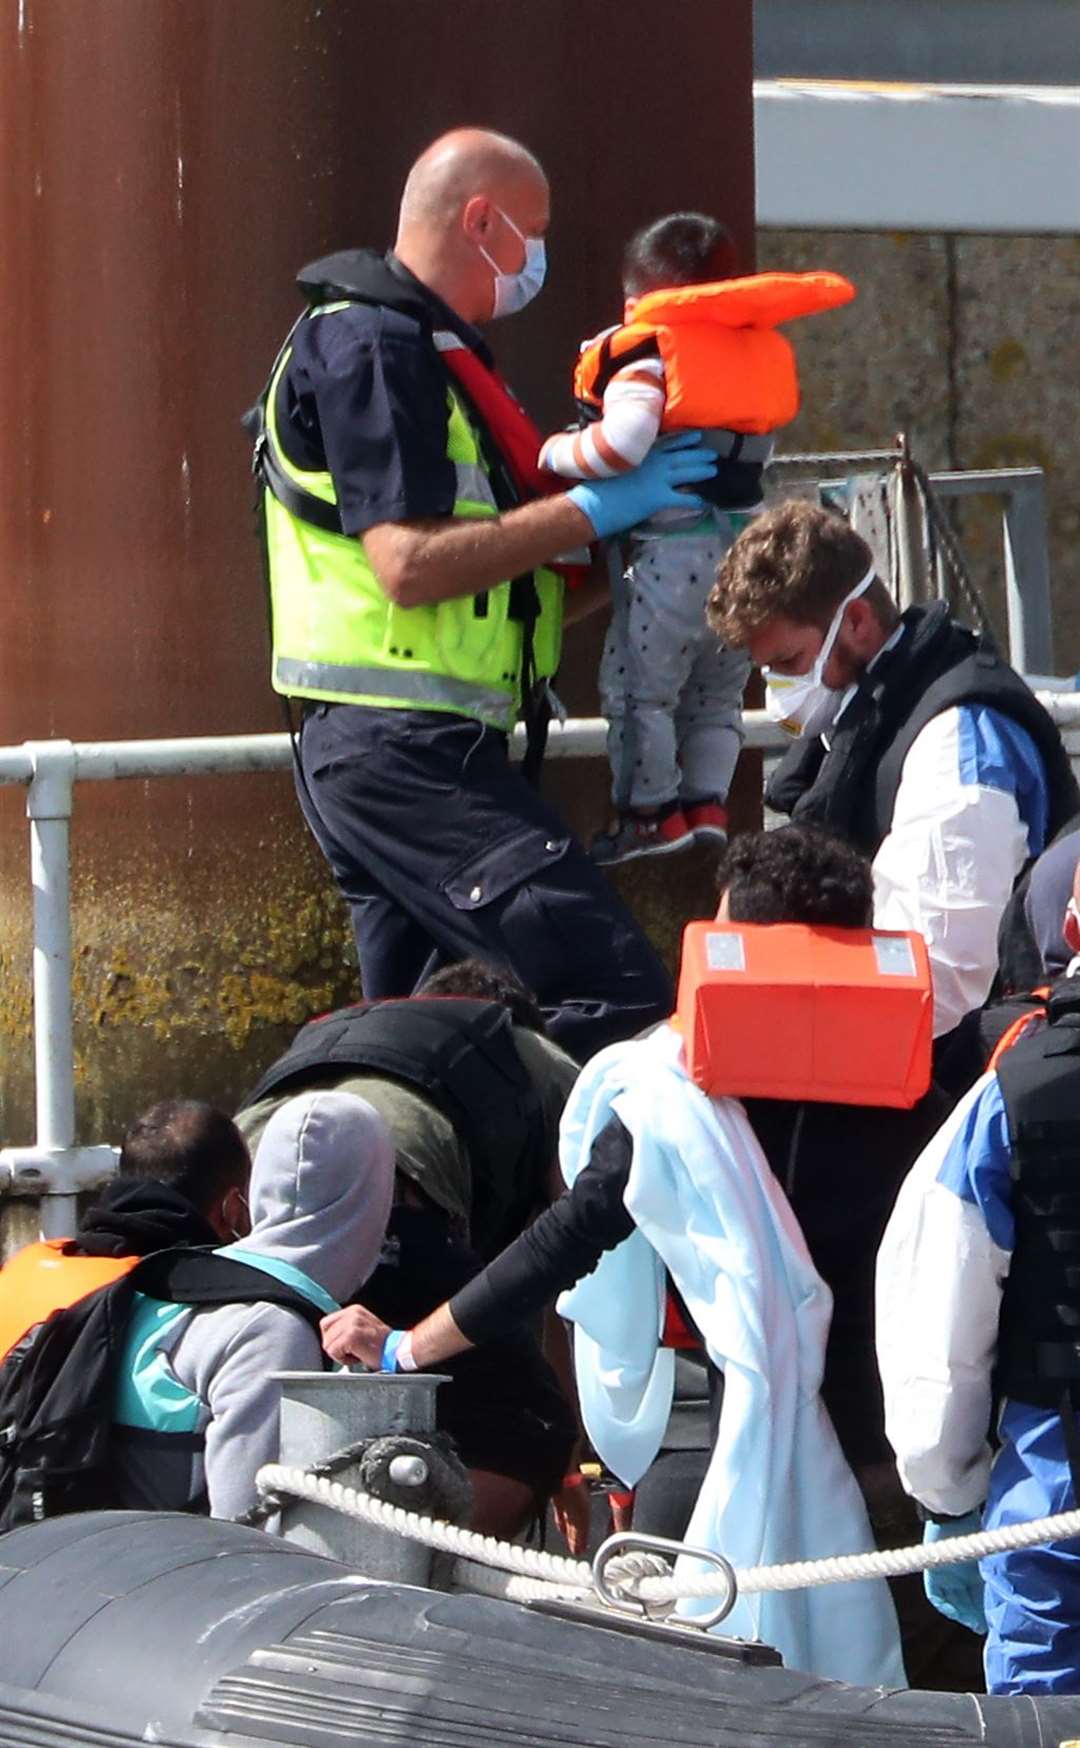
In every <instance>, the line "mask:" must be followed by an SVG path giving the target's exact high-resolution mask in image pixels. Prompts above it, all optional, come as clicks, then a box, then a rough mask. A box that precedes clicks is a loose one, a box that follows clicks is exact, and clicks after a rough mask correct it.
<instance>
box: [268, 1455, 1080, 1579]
mask: <svg viewBox="0 0 1080 1748" xmlns="http://www.w3.org/2000/svg"><path fill="white" fill-rule="evenodd" d="M256 1482H257V1485H258V1488H259V1491H260V1492H262V1493H288V1494H290V1495H292V1496H293V1497H295V1498H297V1499H307V1500H310V1501H311V1502H312V1503H313V1504H315V1505H326V1506H329V1507H330V1508H331V1509H332V1510H334V1511H340V1512H343V1513H344V1514H345V1515H346V1516H347V1517H356V1518H359V1519H360V1520H361V1521H362V1522H364V1523H370V1524H374V1525H376V1526H377V1527H378V1528H379V1529H387V1530H393V1531H395V1532H396V1533H397V1534H398V1535H403V1536H408V1537H409V1538H410V1539H411V1540H413V1541H417V1542H422V1543H423V1544H424V1546H425V1547H428V1548H434V1549H436V1550H437V1551H438V1552H439V1553H444V1554H456V1555H457V1556H458V1557H459V1561H461V1562H467V1563H469V1567H468V1568H467V1569H465V1570H463V1571H461V1572H459V1575H458V1581H459V1582H461V1581H462V1579H465V1578H467V1579H468V1580H470V1581H472V1580H473V1579H474V1577H475V1578H476V1582H475V1583H474V1584H473V1586H472V1587H473V1588H480V1587H481V1583H484V1584H486V1585H488V1588H487V1589H486V1590H485V1594H488V1595H499V1596H510V1597H511V1599H512V1600H516V1601H526V1600H532V1597H533V1595H544V1596H551V1595H552V1594H553V1591H552V1586H555V1587H557V1588H558V1590H559V1591H560V1592H561V1593H562V1594H563V1595H564V1596H565V1597H567V1598H573V1599H577V1600H580V1599H581V1595H582V1592H588V1593H592V1592H593V1580H592V1568H591V1567H590V1566H589V1564H588V1562H587V1561H585V1560H570V1559H567V1558H566V1557H565V1556H564V1555H562V1554H546V1553H542V1552H541V1551H540V1550H539V1549H537V1548H522V1547H519V1546H518V1545H517V1544H516V1543H514V1542H501V1541H499V1540H498V1539H497V1538H496V1537H495V1536H482V1535H480V1534H478V1533H477V1531H475V1530H467V1529H460V1528H458V1527H457V1525H455V1524H450V1523H442V1522H441V1521H440V1520H439V1519H437V1518H432V1517H420V1516H418V1515H417V1513H416V1512H412V1511H406V1510H404V1509H403V1508H402V1507H401V1506H399V1505H389V1504H387V1503H386V1501H385V1500H382V1499H374V1498H373V1497H372V1496H371V1495H370V1494H369V1493H360V1492H358V1491H357V1490H356V1489H355V1488H353V1487H345V1486H343V1485H342V1483H341V1482H340V1481H333V1480H330V1479H328V1478H327V1477H325V1476H319V1475H311V1474H309V1473H308V1472H307V1470H306V1469H291V1468H285V1467H283V1466H282V1465H281V1464H279V1463H270V1464H268V1465H267V1467H266V1468H263V1469H260V1470H259V1473H258V1476H257V1477H256ZM1074 1536H1080V1511H1062V1512H1058V1513H1057V1514H1056V1516H1053V1517H1039V1518H1034V1519H1032V1520H1031V1521H1030V1522H1028V1523H1014V1524H1008V1525H1006V1526H1005V1527H1003V1528H1002V1529H996V1530H980V1531H978V1533H977V1534H975V1535H970V1536H950V1537H948V1538H946V1539H945V1540H944V1541H939V1542H931V1543H929V1544H928V1545H926V1544H920V1545H919V1546H917V1547H913V1548H886V1549H883V1550H882V1551H880V1552H877V1553H872V1554H838V1555H836V1556H834V1557H833V1558H831V1559H827V1560H795V1561H792V1562H790V1563H789V1564H787V1565H781V1566H748V1567H746V1568H744V1570H742V1571H740V1572H736V1574H735V1576H736V1579H737V1581H738V1587H739V1592H740V1593H741V1594H743V1595H750V1594H753V1593H756V1592H761V1591H767V1590H769V1591H771V1590H805V1589H808V1588H809V1587H810V1586H811V1585H816V1584H850V1583H854V1582H856V1581H858V1580H861V1579H865V1578H900V1577H903V1576H904V1575H905V1574H906V1573H909V1572H925V1571H927V1570H928V1569H929V1568H930V1567H933V1566H953V1565H956V1564H958V1563H959V1562H961V1561H964V1560H978V1559H982V1558H983V1557H984V1556H985V1555H987V1554H1001V1553H1006V1552H1009V1551H1010V1550H1012V1549H1014V1548H1033V1547H1037V1546H1039V1544H1040V1543H1044V1542H1065V1541H1071V1540H1072V1539H1073V1537H1074ZM653 1559H654V1556H652V1555H648V1556H644V1557H642V1556H640V1555H637V1554H633V1553H630V1554H620V1555H618V1556H616V1558H614V1559H613V1560H611V1562H610V1564H609V1566H608V1581H609V1583H612V1584H618V1585H619V1586H620V1587H621V1588H624V1589H625V1590H626V1593H627V1596H628V1598H629V1599H632V1600H638V1601H641V1602H677V1601H679V1600H680V1598H683V1597H709V1596H716V1595H717V1593H718V1592H719V1591H721V1590H722V1589H723V1581H722V1579H720V1578H719V1577H718V1575H717V1574H716V1573H714V1572H713V1573H702V1574H700V1575H696V1574H689V1573H688V1574H682V1573H680V1574H679V1576H678V1577H677V1578H676V1577H675V1575H674V1573H670V1574H669V1575H668V1576H661V1575H659V1574H658V1573H656V1572H655V1568H654V1570H653V1575H652V1576H647V1575H645V1561H652V1560H653ZM474 1562H476V1563H478V1564H476V1565H475V1567H473V1565H472V1563H474ZM491 1567H496V1568H498V1569H501V1571H502V1572H504V1573H506V1572H511V1573H514V1574H516V1575H517V1579H518V1580H525V1579H528V1580H532V1581H533V1583H532V1585H530V1586H529V1588H528V1591H526V1587H525V1586H524V1585H523V1584H520V1583H519V1584H517V1585H515V1588H514V1591H513V1592H511V1590H510V1589H509V1588H507V1581H505V1580H503V1581H502V1584H501V1586H496V1584H495V1582H494V1580H493V1579H491V1578H490V1568H491ZM484 1570H487V1571H488V1572H489V1579H487V1580H481V1579H480V1578H479V1577H477V1576H476V1575H477V1574H479V1573H480V1572H481V1571H484ZM537 1580H541V1581H543V1582H542V1584H537V1583H536V1581H537Z"/></svg>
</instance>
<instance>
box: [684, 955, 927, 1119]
mask: <svg viewBox="0 0 1080 1748" xmlns="http://www.w3.org/2000/svg"><path fill="white" fill-rule="evenodd" d="M932 1019H933V997H932V992H931V983H930V965H929V960H928V958H927V953H926V943H925V941H924V940H923V938H922V936H921V935H917V934H914V933H900V932H895V931H891V930H884V929H831V928H821V927H813V928H810V927H807V926H805V925H803V924H797V923H767V924H763V923H756V924H755V923H720V922H711V923H702V922H698V923H689V924H688V925H687V927H686V930H685V932H684V934H683V950H682V965H681V968H680V972H679V991H678V1003H677V1009H676V1023H677V1025H678V1028H679V1031H680V1032H681V1033H682V1038H683V1048H684V1051H685V1056H686V1067H687V1072H688V1073H689V1075H690V1078H691V1080H693V1082H694V1083H695V1085H696V1086H699V1087H701V1088H702V1089H703V1091H705V1092H707V1093H709V1094H710V1095H711V1096H714V1097H719V1096H723V1095H730V1096H732V1097H735V1098H765V1099H770V1098H771V1099H791V1100H793V1101H797V1102H798V1101H802V1100H804V1099H807V1100H812V1101H815V1102H824V1103H830V1104H840V1105H890V1106H894V1107H899V1108H902V1109H910V1108H911V1106H912V1105H914V1104H916V1103H917V1101H918V1100H919V1099H920V1098H921V1097H922V1096H923V1094H924V1093H925V1092H926V1091H927V1089H928V1087H929V1085H930V1072H931V1054H932V1042H933V1040H932Z"/></svg>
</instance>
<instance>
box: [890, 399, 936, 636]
mask: <svg viewBox="0 0 1080 1748" xmlns="http://www.w3.org/2000/svg"><path fill="white" fill-rule="evenodd" d="M896 444H897V448H898V449H899V451H900V460H899V462H898V463H897V469H896V475H895V488H894V490H895V501H894V506H893V514H894V517H895V520H896V570H897V575H896V599H897V606H898V607H899V608H900V611H901V612H903V611H904V609H905V608H907V607H912V606H914V605H915V604H916V603H917V602H920V601H925V600H926V599H927V598H928V596H929V593H930V586H929V577H928V574H927V562H926V540H925V536H924V532H923V507H922V497H921V495H920V492H919V484H918V481H917V479H916V478H915V474H914V471H913V470H912V468H911V467H910V466H909V451H908V440H907V435H906V433H905V432H903V431H901V432H900V434H899V435H898V437H897V439H896Z"/></svg>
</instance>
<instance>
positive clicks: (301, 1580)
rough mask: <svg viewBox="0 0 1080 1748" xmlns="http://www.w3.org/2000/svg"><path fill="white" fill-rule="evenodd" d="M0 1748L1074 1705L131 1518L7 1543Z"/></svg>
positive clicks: (180, 1520)
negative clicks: (880, 1685) (441, 1586)
mask: <svg viewBox="0 0 1080 1748" xmlns="http://www.w3.org/2000/svg"><path fill="white" fill-rule="evenodd" d="M0 1646H2V1656H3V1664H2V1675H3V1680H2V1682H0V1748H8V1745H16V1744H17V1745H18V1748H24V1745H25V1748H45V1745H47V1744H48V1745H51V1744H68V1745H75V1744H79V1745H82V1744H86V1745H97V1744H102V1745H105V1744H109V1745H111V1744H121V1743H123V1744H127V1743H156V1744H162V1745H164V1748H189V1745H194V1744H210V1743H213V1744H225V1745H228V1748H231V1745H233V1744H235V1745H236V1748H245V1745H247V1748H267V1745H269V1744H297V1745H300V1744H303V1745H304V1748H345V1745H348V1748H489V1745H490V1748H496V1745H497V1748H653V1745H654V1744H662V1745H663V1748H833V1745H834V1744H835V1748H906V1745H908V1744H910V1745H912V1748H915V1745H916V1744H917V1745H918V1748H937V1745H939V1744H940V1745H941V1748H947V1745H960V1744H963V1743H967V1742H979V1743H984V1744H990V1745H991V1748H1058V1745H1059V1744H1060V1743H1062V1742H1063V1741H1066V1740H1068V1739H1069V1738H1070V1737H1073V1736H1080V1698H1077V1699H1037V1700H1033V1699H987V1698H985V1697H979V1696H975V1695H958V1694H932V1693H914V1692H909V1693H888V1692H885V1691H883V1690H873V1691H872V1690H869V1689H865V1688H863V1689H860V1688H852V1687H844V1686H842V1685H838V1684H836V1683H834V1682H827V1681H819V1680H816V1679H814V1678H813V1677H811V1676H807V1675H801V1674H799V1673H798V1671H796V1670H788V1669H783V1668H781V1667H779V1663H778V1660H777V1659H776V1657H775V1654H774V1653H771V1652H769V1651H768V1650H767V1649H766V1648H765V1647H762V1646H742V1647H740V1646H738V1645H733V1644H725V1643H724V1642H723V1641H721V1640H717V1639H714V1638H711V1637H710V1636H708V1635H705V1634H699V1633H694V1632H692V1631H691V1632H686V1631H681V1630H676V1629H669V1628H666V1627H662V1626H649V1625H639V1624H637V1623H631V1622H629V1621H628V1622H627V1623H626V1624H625V1625H623V1624H622V1623H619V1622H612V1623H611V1624H607V1623H606V1622H605V1624H594V1623H593V1622H591V1621H588V1620H585V1619H582V1618H580V1615H579V1611H575V1610H572V1609H565V1610H564V1609H562V1608H561V1607H560V1605H558V1604H555V1605H548V1604H541V1605H535V1606H522V1605H518V1604H515V1603H508V1602H493V1601H490V1600H487V1599H484V1598H480V1597H473V1596H465V1595H445V1594H442V1593H440V1592H437V1591H432V1590H421V1589H414V1588H410V1587H408V1586H405V1585H398V1584H382V1583H378V1582H375V1581H373V1580H370V1579H364V1578H360V1577H357V1576H356V1575H355V1574H353V1573H351V1572H350V1571H349V1570H348V1568H347V1567H344V1566H341V1565H338V1564H337V1563H336V1562H334V1561H331V1560H325V1559H322V1558H320V1557H319V1556H318V1555H315V1554H309V1553H305V1552H303V1551H302V1550H300V1549H298V1548H296V1547H294V1546H291V1545H289V1544H288V1543H285V1542H282V1541H278V1540H275V1539H273V1538H271V1537H269V1536H267V1535H265V1534H263V1533H262V1532H260V1531H258V1530H248V1529H241V1528H239V1527H237V1526H236V1525H233V1524H224V1523H216V1522H212V1521H210V1520H208V1519H205V1518H194V1517H182V1516H172V1515H170V1514H164V1513H155V1514H142V1513H137V1512H90V1513H86V1514H84V1515H81V1516H74V1517H61V1518H56V1519H53V1520H51V1521H49V1522H47V1523H43V1524H39V1525H35V1526H33V1527H31V1528H26V1529H18V1530H13V1531H11V1532H10V1533H9V1534H8V1535H6V1536H3V1537H0Z"/></svg>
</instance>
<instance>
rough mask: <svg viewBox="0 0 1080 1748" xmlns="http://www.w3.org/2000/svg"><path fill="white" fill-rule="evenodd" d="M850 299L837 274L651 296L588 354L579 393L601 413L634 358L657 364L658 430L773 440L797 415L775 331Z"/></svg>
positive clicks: (582, 360) (785, 356)
mask: <svg viewBox="0 0 1080 1748" xmlns="http://www.w3.org/2000/svg"><path fill="white" fill-rule="evenodd" d="M854 296H855V287H854V286H853V285H852V284H851V282H850V280H847V279H844V278H843V277H842V275H840V274H839V273H754V274H752V275H750V276H749V277H748V278H744V279H723V280H718V281H716V282H715V283H713V284H708V285H685V286H675V287H672V288H670V289H666V290H660V291H650V292H647V293H646V295H645V296H644V297H641V298H639V299H638V300H637V302H636V303H635V304H634V306H633V310H632V314H631V318H630V320H629V321H628V322H627V323H626V324H625V325H624V326H623V327H621V328H615V329H612V330H610V331H609V332H608V333H607V334H601V335H599V336H598V337H597V339H595V340H593V341H591V342H590V343H589V345H588V346H586V347H585V348H584V350H583V351H582V353H581V356H580V357H579V359H578V364H577V370H576V372H575V376H574V393H575V395H576V397H577V399H578V401H579V402H580V403H581V404H582V405H583V406H584V407H585V408H588V409H592V410H596V409H598V408H599V407H600V405H601V404H602V402H603V397H604V390H605V389H606V387H607V385H608V382H610V380H611V377H612V375H613V374H614V372H615V371H616V370H619V369H621V368H622V367H623V366H624V365H625V364H628V363H631V362H633V361H634V360H635V359H637V358H642V357H649V356H652V357H659V358H660V359H661V361H662V363H663V366H664V383H665V396H666V399H665V407H664V416H663V420H662V423H661V429H662V430H665V431H669V430H690V429H694V428H695V427H702V428H704V429H716V428H717V427H720V428H722V429H725V430H729V431H741V432H744V433H756V434H764V433H765V432H768V431H775V430H777V429H778V428H779V427H780V426H781V425H786V424H788V423H790V421H791V420H792V419H793V418H794V417H795V414H796V413H797V412H798V410H799V386H798V377H797V373H796V369H795V354H794V352H793V351H792V349H791V345H790V343H789V342H788V341H787V340H786V339H785V338H784V336H783V335H782V334H778V333H777V332H776V326H777V324H778V323H779V322H787V321H792V320H794V319H795V318H796V317H797V316H807V315H812V314H815V313H816V312H817V311H819V310H826V309H833V308H835V307H836V306H837V305H839V304H844V303H849V302H850V301H851V299H852V298H853V297H854Z"/></svg>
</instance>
